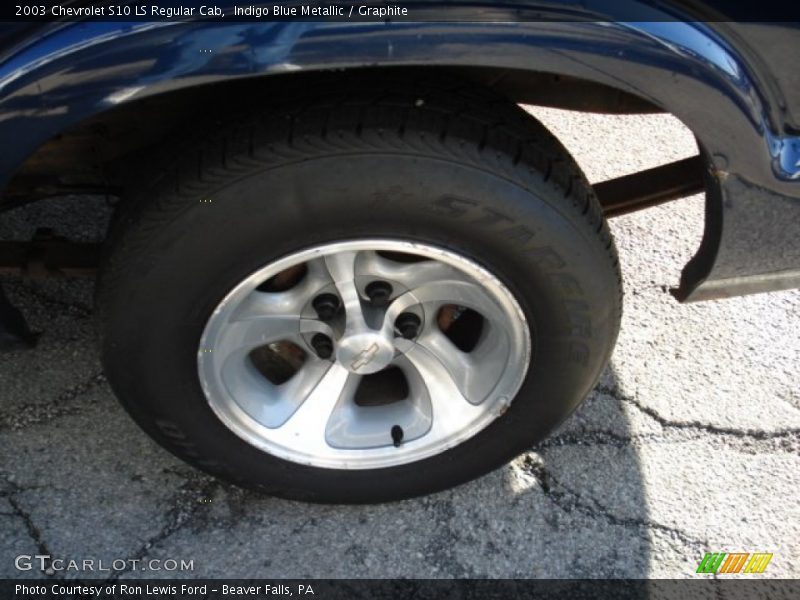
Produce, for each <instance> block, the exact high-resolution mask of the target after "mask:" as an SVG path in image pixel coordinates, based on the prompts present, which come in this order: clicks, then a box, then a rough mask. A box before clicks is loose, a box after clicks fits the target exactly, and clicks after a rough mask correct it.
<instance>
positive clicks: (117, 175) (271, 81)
mask: <svg viewBox="0 0 800 600" xmlns="http://www.w3.org/2000/svg"><path fill="white" fill-rule="evenodd" d="M379 72H380V73H382V74H384V75H385V76H387V77H392V78H394V77H403V76H423V77H425V76H427V77H431V76H434V77H436V78H437V79H440V78H443V77H444V78H448V79H452V80H461V81H465V82H468V83H470V84H476V85H481V86H484V87H487V88H491V89H493V90H494V91H496V92H499V93H500V94H502V95H504V96H505V97H507V98H509V99H510V100H512V101H514V102H517V103H520V104H537V105H541V106H550V107H554V108H566V109H574V110H580V111H584V112H598V113H614V114H630V113H652V112H661V111H660V109H659V108H658V107H656V106H654V105H653V104H651V103H649V102H647V101H646V100H643V99H641V98H639V97H637V96H634V95H631V94H629V93H627V92H624V91H621V90H617V89H614V88H611V87H608V86H605V85H602V84H598V83H594V82H591V81H587V80H582V79H576V78H573V77H567V76H562V75H558V74H552V73H540V72H529V71H519V70H508V69H491V68H477V67H476V68H464V67H457V68H455V67H454V68H450V67H417V68H413V69H412V68H405V67H392V68H380V69H378V68H375V69H370V68H365V69H356V70H350V71H348V72H346V73H343V72H341V71H339V72H331V71H324V72H308V73H290V74H281V75H272V76H269V77H253V78H243V79H236V80H229V81H226V82H222V83H212V84H205V85H198V86H193V87H191V88H186V89H181V90H177V91H173V92H168V93H162V94H159V95H156V96H152V97H147V98H143V99H141V100H137V101H131V102H128V103H126V104H123V105H121V106H119V107H117V108H114V109H110V110H107V111H104V112H102V113H100V114H98V115H95V116H93V117H91V118H89V119H87V120H86V121H83V122H81V123H79V124H78V125H77V126H75V127H72V128H71V129H69V130H67V131H64V132H61V133H59V134H57V135H55V136H54V137H52V138H51V139H50V140H49V141H48V142H46V143H45V144H44V145H42V146H41V147H40V148H39V149H38V150H37V151H36V152H34V153H33V154H32V155H31V156H30V157H29V158H28V159H27V160H26V162H25V163H24V164H23V165H22V166H21V167H20V169H19V170H18V171H17V173H16V174H15V176H14V178H13V180H12V181H11V183H10V184H9V186H8V188H7V189H6V190H5V192H4V193H3V202H2V204H3V207H4V208H7V207H11V206H15V205H18V204H22V203H26V202H30V201H32V200H36V199H39V198H44V197H48V196H56V195H62V194H70V193H104V194H109V195H116V194H118V193H119V191H120V190H121V189H122V188H123V187H124V185H125V182H126V175H127V174H128V173H130V169H129V166H130V161H131V158H132V157H135V156H137V155H139V154H140V153H141V152H142V151H143V150H144V149H146V148H150V147H153V146H155V145H157V144H158V143H159V141H161V140H162V139H164V138H165V137H166V136H167V135H168V134H169V133H170V132H171V131H174V130H179V129H182V128H183V129H191V127H192V124H193V123H201V122H205V121H207V120H208V119H224V118H229V117H230V116H231V115H235V114H236V113H237V112H240V111H243V110H252V108H253V107H254V106H257V105H259V104H271V103H273V102H274V100H275V99H276V98H278V99H280V98H282V97H285V96H286V88H287V86H289V87H297V88H299V89H303V90H306V93H307V90H309V89H313V86H315V85H318V84H322V83H325V82H329V81H331V80H337V79H341V78H343V77H347V78H348V79H349V80H351V82H352V80H353V79H355V80H356V82H357V79H358V78H359V77H369V78H374V77H375V76H376V75H379Z"/></svg>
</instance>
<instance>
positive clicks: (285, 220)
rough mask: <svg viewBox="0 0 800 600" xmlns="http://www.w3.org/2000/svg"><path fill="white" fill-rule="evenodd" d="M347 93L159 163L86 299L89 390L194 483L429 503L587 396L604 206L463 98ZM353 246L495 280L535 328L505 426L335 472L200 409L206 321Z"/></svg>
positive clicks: (536, 435)
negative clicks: (91, 308) (191, 474)
mask: <svg viewBox="0 0 800 600" xmlns="http://www.w3.org/2000/svg"><path fill="white" fill-rule="evenodd" d="M354 89H357V90H358V91H356V92H344V91H341V90H337V91H333V92H330V93H323V92H317V93H316V94H315V97H314V98H313V99H310V100H308V99H302V98H297V99H295V100H294V101H293V102H292V103H291V104H287V106H286V107H284V108H281V107H275V108H272V109H269V110H266V109H263V110H262V111H261V112H260V114H258V115H257V116H254V117H252V118H250V119H241V120H240V121H238V122H236V123H227V124H219V125H218V126H216V127H211V128H208V129H206V131H208V132H209V133H208V134H207V135H206V136H205V139H202V140H197V139H183V140H180V141H178V142H176V143H175V144H174V145H168V146H165V147H164V148H162V149H161V152H162V153H163V158H158V159H157V161H156V162H161V164H160V166H159V167H158V168H157V169H155V170H150V171H147V172H145V173H143V174H142V177H141V181H143V182H146V183H143V184H142V185H141V186H140V187H139V189H136V190H134V191H132V193H131V194H129V197H128V198H127V199H126V201H125V202H124V204H123V208H122V209H121V212H120V214H119V215H118V218H117V222H116V225H115V227H114V229H113V232H112V235H111V236H110V240H109V248H110V253H109V256H108V259H107V263H106V265H105V267H104V270H103V272H102V274H101V278H100V282H99V287H98V290H99V292H98V303H99V308H100V311H99V312H100V314H101V315H102V316H101V328H102V356H103V361H104V366H105V371H106V374H107V376H108V378H109V380H110V382H111V385H112V386H113V389H114V391H115V393H116V394H117V396H118V397H119V399H120V400H121V402H122V404H123V405H124V407H125V408H126V409H127V411H128V412H129V413H130V414H131V415H132V416H133V418H134V419H135V420H136V421H137V422H138V423H139V425H140V426H141V427H142V428H143V429H144V430H145V431H146V432H147V433H148V434H150V435H151V436H152V437H153V438H154V439H155V440H157V441H158V442H159V443H160V444H161V445H163V446H164V447H165V448H166V449H168V450H169V451H171V452H172V453H174V454H175V455H177V456H178V457H180V458H182V459H184V460H185V461H187V462H189V463H191V464H193V465H196V466H198V467H200V468H201V469H203V470H205V471H207V472H209V473H211V474H214V475H216V476H219V477H222V478H224V479H227V480H229V481H231V482H234V483H236V484H240V485H242V486H245V487H249V488H255V489H258V490H262V491H264V492H267V493H269V494H273V495H277V496H282V497H287V498H295V499H303V500H310V501H316V502H346V503H353V502H380V501H388V500H396V499H399V498H405V497H411V496H416V495H421V494H427V493H431V492H434V491H437V490H442V489H445V488H448V487H450V486H453V485H457V484H460V483H463V482H465V481H468V480H470V479H472V478H475V477H477V476H479V475H482V474H484V473H487V472H489V471H490V470H493V469H495V468H497V467H499V466H501V465H502V464H504V463H505V462H507V461H509V460H510V459H512V458H513V457H515V456H517V455H518V454H520V453H521V452H523V451H525V450H527V449H528V448H530V447H531V445H532V444H534V443H536V442H537V441H539V440H541V439H543V438H544V437H545V436H547V435H548V433H549V432H551V431H552V430H553V429H554V428H555V427H556V426H557V425H558V424H559V423H560V422H561V421H562V420H563V419H565V418H566V417H567V416H568V415H569V414H570V413H571V412H572V411H573V410H574V409H575V407H576V406H577V405H578V404H579V403H580V401H581V400H582V399H583V398H584V397H585V396H586V395H587V394H588V392H589V391H590V390H591V389H592V387H593V386H594V385H595V383H596V381H597V379H598V377H599V375H600V373H601V371H602V369H603V368H604V367H605V365H606V364H607V362H608V359H609V357H610V354H611V351H612V348H613V345H614V342H615V340H616V335H617V331H618V327H619V320H620V312H621V286H620V275H619V269H618V263H617V257H616V251H615V248H614V245H613V242H612V239H611V237H610V234H609V231H608V228H607V225H606V224H605V222H604V220H603V217H602V213H601V209H600V207H599V205H598V203H597V200H596V198H595V197H594V195H593V193H592V190H591V187H590V186H589V184H588V183H587V182H586V180H585V178H584V177H583V175H582V174H581V172H580V170H579V169H578V167H577V166H576V164H575V162H574V160H573V159H572V158H571V157H570V156H569V154H568V153H567V151H566V150H565V149H564V148H563V147H562V146H561V145H560V144H559V143H558V142H557V141H556V140H555V139H554V138H553V136H552V135H550V134H549V133H548V132H547V131H546V129H545V128H544V127H543V126H541V125H540V124H539V123H538V122H537V121H535V120H534V119H532V118H531V117H530V116H529V115H527V114H526V113H524V112H523V111H522V110H521V109H520V108H519V107H517V106H516V105H514V104H512V103H509V102H508V101H506V100H504V99H502V98H498V97H496V96H494V95H493V94H492V93H489V92H486V91H483V90H480V89H478V90H476V89H474V88H470V87H465V86H458V85H441V84H435V85H434V84H431V83H419V82H417V83H413V84H412V83H409V82H403V84H402V85H394V84H393V85H382V84H379V83H375V84H372V85H368V84H367V83H365V82H360V83H359V84H358V85H357V86H355V88H354ZM207 199H210V200H211V201H210V202H208V201H205V202H204V201H203V200H207ZM363 237H389V238H401V239H407V240H417V241H422V242H427V243H429V244H434V245H438V246H442V247H446V248H448V249H452V250H453V251H455V252H457V253H459V254H462V255H464V256H467V257H470V258H472V259H473V260H474V261H476V262H478V263H479V264H481V265H482V266H484V267H485V268H487V269H488V270H489V271H490V272H492V273H493V274H494V275H495V276H496V277H498V278H499V279H500V280H501V281H502V282H503V283H505V285H506V286H507V287H508V288H509V289H510V290H511V291H512V293H513V294H514V295H515V296H516V298H517V299H518V301H519V303H520V305H521V306H522V308H523V310H524V312H525V314H526V317H527V319H528V322H529V323H530V324H531V325H532V329H533V330H534V334H533V336H532V338H533V339H532V343H533V357H532V362H531V365H530V368H529V370H528V373H527V376H526V379H525V381H524V383H523V385H522V388H521V390H520V392H519V394H518V395H517V397H516V399H515V400H514V401H513V403H512V404H511V406H510V408H509V409H508V410H507V412H506V413H505V414H504V415H503V416H502V417H500V418H498V419H497V420H495V421H494V422H493V423H492V424H491V425H489V426H488V427H487V428H486V429H484V430H483V431H481V432H480V433H478V434H477V435H475V436H474V437H472V438H471V439H469V440H467V441H465V442H463V443H461V444H460V445H458V446H456V447H454V448H451V449H450V450H447V451H445V452H443V453H442V454H439V455H437V456H433V457H431V458H426V459H424V460H421V461H418V462H416V463H412V464H407V465H401V466H396V467H392V468H384V469H372V470H353V471H348V470H335V469H324V468H316V467H310V466H304V465H300V464H296V463H292V462H289V461H286V460H282V459H279V458H276V457H274V456H271V455H269V454H267V453H265V452H263V451H261V450H258V449H256V448H255V447H254V446H251V445H249V444H248V443H247V442H245V441H244V440H242V439H240V438H239V437H237V436H236V435H235V434H234V433H232V432H231V431H230V430H229V429H228V428H227V427H226V426H225V425H223V423H222V422H221V421H220V420H219V419H218V418H217V417H216V416H215V414H214V413H213V412H212V410H211V409H210V407H209V404H208V402H207V401H206V398H205V396H204V392H203V390H202V389H201V387H200V384H199V381H198V374H197V350H198V343H199V339H200V335H201V333H202V331H203V328H204V326H205V323H206V321H207V319H208V318H209V315H210V314H211V312H212V311H213V309H214V307H215V306H216V305H217V304H218V303H219V302H220V300H221V299H222V298H223V297H224V296H225V295H226V293H228V291H229V290H230V289H231V288H233V287H234V286H235V285H236V284H237V283H238V282H239V281H241V280H242V279H244V278H245V277H246V276H247V275H248V274H250V273H251V272H253V271H255V270H256V269H258V268H259V267H261V266H263V265H264V264H267V263H269V262H271V261H273V260H275V259H276V258H279V257H281V256H284V255H287V254H289V253H292V252H295V251H298V250H301V249H303V248H306V247H309V246H312V245H317V244H320V243H325V242H331V241H336V240H344V239H353V238H363Z"/></svg>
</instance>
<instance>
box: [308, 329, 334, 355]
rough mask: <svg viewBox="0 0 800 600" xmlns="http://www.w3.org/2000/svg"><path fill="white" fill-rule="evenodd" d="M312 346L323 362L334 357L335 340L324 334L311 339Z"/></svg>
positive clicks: (315, 335)
mask: <svg viewBox="0 0 800 600" xmlns="http://www.w3.org/2000/svg"><path fill="white" fill-rule="evenodd" d="M311 346H312V347H313V348H314V351H315V352H316V353H317V356H319V357H320V358H321V359H323V360H327V359H329V358H330V357H331V356H333V340H331V338H329V337H328V336H327V335H325V334H324V333H317V334H314V337H312V338H311Z"/></svg>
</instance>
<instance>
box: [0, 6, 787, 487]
mask: <svg viewBox="0 0 800 600" xmlns="http://www.w3.org/2000/svg"><path fill="white" fill-rule="evenodd" d="M122 4H124V3H122ZM217 4H218V6H219V7H220V8H221V9H223V11H225V14H226V15H230V14H231V13H232V12H233V6H234V5H233V4H232V3H225V2H220V3H217ZM612 4H613V6H615V7H617V8H613V9H612V8H608V7H607V6H606V5H608V6H611V5H612ZM62 5H63V6H65V7H68V6H69V7H73V8H75V9H78V8H79V7H81V6H86V4H84V3H82V2H63V3H62ZM622 5H623V3H593V2H586V3H582V4H581V6H580V7H578V8H576V6H575V5H574V4H573V3H569V2H560V1H558V0H552V1H549V2H547V3H546V4H543V3H539V2H537V1H536V0H530V1H527V2H520V3H516V4H515V7H514V9H513V10H511V9H509V8H507V7H505V5H502V6H500V5H497V4H495V3H489V2H486V3H482V2H465V3H463V5H461V4H460V3H458V2H453V3H448V5H447V7H448V8H447V9H438V8H437V6H436V5H435V4H432V3H419V2H413V1H410V2H406V3H404V7H406V8H408V9H409V14H411V15H413V16H414V17H415V18H414V20H413V21H411V20H390V21H388V22H386V21H384V20H382V19H381V20H372V21H370V20H361V21H351V20H347V19H343V20H319V19H317V20H313V21H311V20H302V21H300V20H295V21H292V20H290V19H289V20H275V21H265V20H255V19H254V20H250V21H248V20H243V19H239V20H232V19H230V18H221V19H212V20H209V19H204V20H197V21H183V22H178V21H174V20H167V19H165V20H160V21H158V22H156V23H147V22H116V21H113V20H110V21H109V20H105V21H103V20H96V19H91V18H90V19H86V20H84V21H81V22H76V21H65V22H43V21H34V22H13V23H8V22H7V23H5V24H3V25H2V26H1V27H2V29H0V139H3V140H14V143H13V144H9V145H6V147H5V148H4V149H3V152H2V153H0V189H2V198H1V199H0V209H8V208H12V207H15V206H19V205H21V204H24V203H30V202H34V201H36V200H38V199H40V198H45V197H50V196H60V195H62V196H63V195H66V194H101V195H105V196H107V197H109V198H113V199H115V200H116V203H115V207H116V208H115V214H114V217H113V219H112V223H111V225H110V227H109V230H108V233H107V236H106V239H105V240H104V242H103V244H102V247H100V246H99V245H92V244H78V243H75V242H70V241H69V239H68V238H69V236H70V233H71V232H69V231H64V232H59V234H60V235H61V236H66V237H58V236H55V237H54V236H53V235H52V234H49V235H42V234H40V235H39V236H36V237H35V238H34V239H33V240H31V241H26V240H7V241H4V242H0V264H2V265H3V267H4V270H5V271H8V270H14V269H16V270H17V271H22V272H23V273H27V274H32V273H37V272H38V273H45V274H47V273H53V272H61V273H67V274H69V273H73V274H76V273H77V274H83V275H87V274H88V275H91V276H95V275H96V276H97V295H96V301H97V316H98V323H99V328H100V334H101V350H102V360H103V365H104V370H105V373H106V376H107V377H108V380H109V382H110V383H111V385H112V387H113V389H114V391H115V393H116V394H117V396H118V397H119V399H120V401H121V402H122V404H123V405H124V407H125V408H126V409H127V410H128V412H129V413H130V414H131V416H132V417H133V418H134V419H135V420H136V421H137V423H139V425H141V427H142V428H143V429H144V431H146V432H147V433H148V434H149V435H151V436H152V437H153V438H154V439H155V440H157V441H158V442H159V443H160V444H161V445H163V446H164V447H165V448H167V449H168V450H169V451H171V452H173V453H174V454H176V455H177V456H179V457H181V458H183V459H184V460H186V461H187V462H189V463H192V464H194V465H196V466H197V467H199V468H201V469H203V470H205V471H207V472H209V473H213V474H214V475H216V476H219V477H222V478H225V479H227V480H229V481H232V482H235V483H237V484H240V485H244V486H248V487H251V488H255V489H258V490H262V491H264V492H267V493H271V494H276V495H279V496H284V497H290V498H299V499H306V500H312V501H320V502H379V501H385V500H393V499H398V498H403V497H409V496H414V495H418V494H425V493H430V492H433V491H436V490H441V489H444V488H447V487H448V486H452V485H456V484H459V483H462V482H464V481H467V480H469V479H471V478H474V477H476V476H479V475H481V474H483V473H486V472H488V471H490V470H491V469H494V468H496V467H498V466H500V465H502V464H503V463H504V462H505V461H508V460H509V459H511V458H513V457H514V456H516V455H517V454H519V453H520V452H523V451H525V450H526V449H528V448H530V446H531V444H533V443H535V442H537V441H538V440H541V439H543V438H544V437H545V436H547V435H548V433H549V432H551V431H552V430H553V429H554V428H555V427H556V426H557V425H558V424H559V423H560V422H562V421H563V420H564V419H565V418H566V417H567V416H568V415H569V414H570V413H571V412H572V411H573V410H574V409H575V407H576V406H577V405H578V404H579V403H580V401H581V400H582V399H583V398H584V397H585V396H586V395H587V394H588V392H589V391H590V390H591V389H592V387H593V386H594V385H595V383H596V381H597V380H598V377H599V375H600V373H601V371H602V370H603V368H604V367H605V365H606V364H607V362H608V360H609V356H610V354H611V351H612V348H613V346H614V342H615V340H616V336H617V330H618V328H619V322H620V312H621V302H622V293H621V282H620V270H619V263H618V258H617V253H616V250H615V247H614V241H613V239H612V236H611V234H610V232H609V229H608V226H607V222H606V221H607V219H608V218H609V217H613V216H615V215H619V214H624V213H626V212H630V211H633V210H639V209H643V208H647V207H649V206H652V205H654V204H657V203H659V202H665V201H669V200H672V199H675V198H678V197H681V196H685V195H688V194H691V193H696V192H705V195H706V199H707V200H706V202H707V211H706V215H705V234H704V237H703V241H702V244H701V246H700V248H699V249H698V251H697V254H696V256H695V257H694V258H693V259H692V260H691V262H689V264H687V265H686V267H685V269H684V271H683V274H682V277H681V281H680V282H679V284H678V286H677V287H676V288H675V289H674V290H673V292H674V294H675V296H676V298H677V299H678V300H679V301H697V300H707V299H711V298H721V297H726V296H732V295H738V294H747V293H753V292H764V291H769V290H778V289H787V288H793V287H798V286H800V235H798V233H800V232H799V231H798V223H800V78H798V76H797V73H798V71H797V68H796V64H795V63H796V60H795V57H796V56H797V54H798V44H800V25H798V24H797V23H789V22H775V21H777V19H772V21H773V22H770V23H759V22H749V23H747V22H736V21H735V20H733V19H732V18H728V17H727V14H726V13H725V10H727V8H726V7H728V3H726V2H722V0H696V1H687V0H673V1H670V0H667V1H664V2H657V3H656V2H650V1H648V0H631V2H630V3H629V8H630V6H633V7H634V8H635V9H636V11H637V12H636V15H637V19H636V21H635V22H629V20H626V19H625V18H624V17H625V15H626V14H630V13H623V12H620V11H621V10H622V9H619V6H622ZM270 6H272V5H270ZM775 6H776V5H771V4H770V3H769V2H766V3H763V2H762V3H759V11H760V13H759V14H762V15H769V14H773V15H774V14H776V13H775V12H774V10H773V12H770V10H771V9H774V8H775ZM437 10H440V12H439V13H437V12H436V11H437ZM452 10H457V13H450V12H447V11H452ZM781 10H784V11H785V10H787V9H786V8H782V9H781ZM441 11H444V12H441ZM526 11H527V12H526ZM448 14H457V15H458V18H459V20H458V21H451V22H446V21H447V19H446V16H447V15H448ZM526 14H528V15H530V14H535V15H537V19H538V20H525V15H526ZM781 14H784V13H781ZM784 16H785V14H784ZM764 18H767V17H766V16H765V17H764ZM797 21H800V19H797ZM520 103H529V104H540V105H549V106H555V107H560V108H571V109H578V110H584V111H596V112H606V113H643V112H659V111H660V112H668V113H671V114H673V115H675V116H677V117H678V118H679V119H681V120H682V121H683V123H685V124H686V126H687V127H689V128H690V129H691V130H692V131H693V133H694V134H695V136H696V138H697V141H698V147H699V153H698V155H697V156H695V157H693V158H689V159H686V160H682V161H678V162H676V163H671V164H668V165H663V166H661V167H658V168H655V169H651V170H648V171H644V172H641V173H636V174H633V175H630V176H626V177H622V178H619V179H615V180H611V181H605V182H601V183H598V184H595V185H594V186H592V185H590V184H589V183H588V182H587V180H586V178H585V176H584V175H583V173H582V172H581V170H580V168H579V167H578V165H577V164H576V163H575V161H574V160H573V158H572V157H571V156H570V155H569V153H568V152H567V150H566V149H565V148H564V147H563V146H562V145H561V144H560V143H559V141H558V140H557V139H555V137H554V136H553V135H552V134H551V133H550V132H549V131H547V129H546V128H545V127H544V126H543V125H542V124H541V123H539V122H538V121H537V120H536V119H534V118H533V117H532V116H531V115H530V114H528V113H527V112H525V111H523V110H522V109H521V108H520V107H519V104H520ZM37 261H38V262H37ZM37 264H38V265H39V268H38V270H37V269H36V268H35V267H36V265H37ZM0 327H2V328H1V329H0V342H2V345H3V346H4V347H5V348H6V349H11V348H14V347H19V346H24V345H25V344H30V343H32V342H33V341H34V337H35V336H33V335H31V334H30V331H29V330H28V327H27V325H26V323H25V319H24V315H23V314H21V313H20V311H19V310H18V309H17V308H15V307H14V306H12V305H11V303H10V302H9V301H8V299H7V298H5V296H3V295H2V294H0Z"/></svg>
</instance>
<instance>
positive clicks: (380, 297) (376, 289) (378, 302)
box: [365, 281, 393, 308]
mask: <svg viewBox="0 0 800 600" xmlns="http://www.w3.org/2000/svg"><path fill="white" fill-rule="evenodd" d="M365 291H366V292H367V296H369V301H370V303H372V306H376V307H378V308H383V307H385V306H386V305H387V304H389V298H391V297H392V291H393V290H392V286H391V284H389V283H387V282H385V281H373V282H372V283H370V284H369V285H368V286H367V287H366V290H365Z"/></svg>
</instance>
